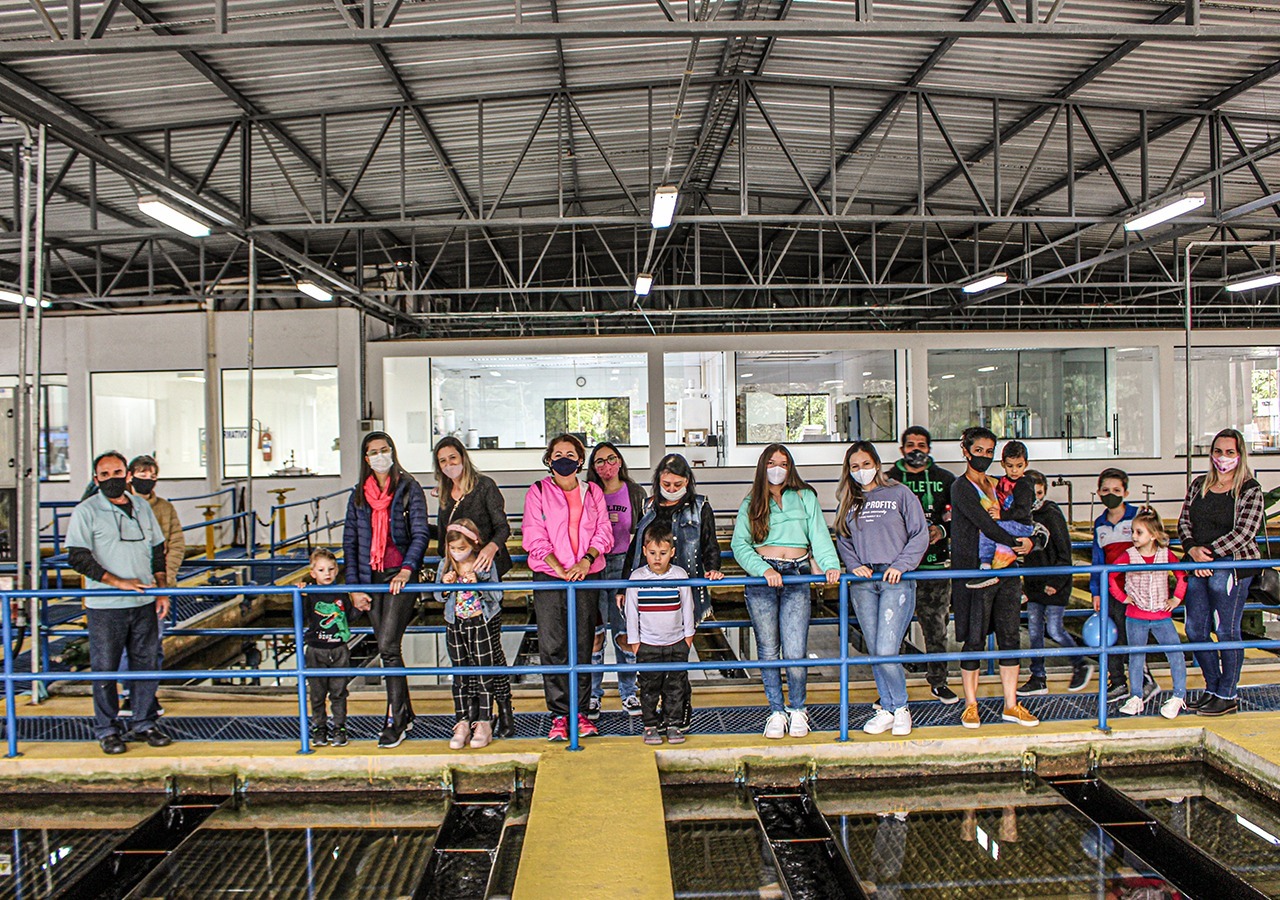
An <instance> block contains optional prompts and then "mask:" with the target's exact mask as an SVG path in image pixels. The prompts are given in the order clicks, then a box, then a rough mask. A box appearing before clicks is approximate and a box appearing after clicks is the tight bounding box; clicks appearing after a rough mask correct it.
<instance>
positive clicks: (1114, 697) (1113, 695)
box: [1107, 681, 1129, 703]
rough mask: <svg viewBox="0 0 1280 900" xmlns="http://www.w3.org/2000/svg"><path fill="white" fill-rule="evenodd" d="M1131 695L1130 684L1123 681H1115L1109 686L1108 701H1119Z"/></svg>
mask: <svg viewBox="0 0 1280 900" xmlns="http://www.w3.org/2000/svg"><path fill="white" fill-rule="evenodd" d="M1128 696H1129V685H1127V684H1125V683H1124V682H1123V681H1115V682H1112V683H1111V684H1110V685H1108V686H1107V702H1108V703H1118V702H1120V701H1121V700H1123V699H1124V698H1125V697H1128Z"/></svg>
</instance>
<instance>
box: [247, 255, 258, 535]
mask: <svg viewBox="0 0 1280 900" xmlns="http://www.w3.org/2000/svg"><path fill="white" fill-rule="evenodd" d="M257 305H258V242H257V240H256V239H255V238H249V332H248V337H247V339H246V354H245V365H246V368H247V372H246V374H247V382H248V397H249V404H248V406H249V409H248V412H249V419H248V423H247V426H246V428H245V437H244V449H245V464H246V469H245V473H244V475H245V489H244V513H245V516H244V542H245V550H246V554H245V555H246V556H249V557H250V558H252V557H253V553H254V548H255V547H256V542H255V541H254V537H255V535H254V533H253V526H254V514H253V320H254V311H255V310H256V308H257Z"/></svg>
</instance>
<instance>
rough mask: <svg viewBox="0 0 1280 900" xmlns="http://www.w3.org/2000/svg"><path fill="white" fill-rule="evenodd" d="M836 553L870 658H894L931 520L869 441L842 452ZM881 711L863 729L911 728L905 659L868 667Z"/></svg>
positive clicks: (903, 731)
mask: <svg viewBox="0 0 1280 900" xmlns="http://www.w3.org/2000/svg"><path fill="white" fill-rule="evenodd" d="M837 493H838V496H839V499H840V506H839V508H838V509H837V511H836V550H837V551H838V552H839V554H840V559H841V560H843V562H844V565H845V568H847V569H848V570H849V571H850V572H851V573H852V574H854V575H857V576H858V577H859V578H867V579H871V580H869V581H855V582H853V583H852V584H850V585H849V599H850V600H851V601H852V602H853V609H854V613H855V614H856V615H857V617H858V627H859V628H861V629H862V635H863V637H864V638H865V639H866V644H867V652H868V653H870V654H871V655H872V656H896V655H897V654H898V650H899V648H900V647H901V646H902V638H903V637H904V636H905V635H906V633H907V627H908V626H909V625H910V624H911V617H912V616H913V615H915V611H916V584H915V582H914V581H903V580H902V576H903V574H904V573H906V572H910V571H911V570H913V569H914V568H916V567H917V566H918V565H920V560H921V559H923V558H924V552H925V550H927V549H928V548H929V522H928V520H927V519H925V517H924V509H923V508H922V507H921V506H920V500H919V499H918V498H917V497H916V495H915V492H914V491H912V490H911V488H909V487H907V486H906V485H904V484H900V483H899V482H896V481H890V480H889V479H888V478H886V477H885V475H884V472H883V471H882V470H881V468H880V456H879V454H877V453H876V448H875V445H874V444H872V443H871V442H870V441H856V442H854V443H853V444H851V445H850V446H849V449H848V450H847V451H846V452H845V454H844V469H843V471H841V473H840V487H839V488H838V492H837ZM871 674H872V675H873V676H874V678H875V680H876V687H877V688H878V689H879V691H880V704H881V707H882V708H881V709H879V710H877V712H876V714H875V715H874V716H872V717H871V718H870V719H869V720H868V721H867V722H866V724H864V725H863V726H862V730H863V731H865V732H866V733H867V734H883V733H884V732H886V731H888V730H889V729H890V728H892V729H893V733H894V734H896V735H904V734H910V733H911V712H910V710H908V709H907V674H906V672H905V671H904V670H903V668H902V664H901V663H882V664H878V665H874V666H872V667H871Z"/></svg>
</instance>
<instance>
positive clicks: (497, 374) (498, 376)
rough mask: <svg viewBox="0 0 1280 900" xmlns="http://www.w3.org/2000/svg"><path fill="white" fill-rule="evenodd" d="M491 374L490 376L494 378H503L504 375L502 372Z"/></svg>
mask: <svg viewBox="0 0 1280 900" xmlns="http://www.w3.org/2000/svg"><path fill="white" fill-rule="evenodd" d="M489 374H490V375H492V376H493V377H494V378H501V377H502V373H501V372H490V373H489Z"/></svg>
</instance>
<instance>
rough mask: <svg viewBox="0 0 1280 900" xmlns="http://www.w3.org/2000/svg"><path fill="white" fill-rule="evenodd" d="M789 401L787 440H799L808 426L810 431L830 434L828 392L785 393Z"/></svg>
mask: <svg viewBox="0 0 1280 900" xmlns="http://www.w3.org/2000/svg"><path fill="white" fill-rule="evenodd" d="M783 396H784V397H785V398H786V401H787V440H791V441H798V440H801V439H802V438H803V437H804V434H805V431H806V428H805V426H810V428H809V429H808V430H809V431H810V433H814V434H829V433H830V429H829V428H828V427H827V401H828V399H829V398H828V396H827V395H826V394H784V395H783Z"/></svg>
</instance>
